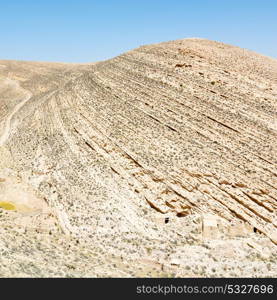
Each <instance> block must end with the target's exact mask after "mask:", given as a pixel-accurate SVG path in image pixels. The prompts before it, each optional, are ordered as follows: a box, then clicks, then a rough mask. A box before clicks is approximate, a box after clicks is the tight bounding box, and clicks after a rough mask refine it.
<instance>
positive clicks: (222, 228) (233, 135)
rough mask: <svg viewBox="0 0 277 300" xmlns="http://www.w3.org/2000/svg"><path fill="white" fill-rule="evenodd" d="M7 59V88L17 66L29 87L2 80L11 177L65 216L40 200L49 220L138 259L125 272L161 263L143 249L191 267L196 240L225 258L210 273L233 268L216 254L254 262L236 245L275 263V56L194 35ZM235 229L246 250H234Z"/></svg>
mask: <svg viewBox="0 0 277 300" xmlns="http://www.w3.org/2000/svg"><path fill="white" fill-rule="evenodd" d="M1 65H2V66H4V67H2V69H0V72H1V73H0V74H1V76H2V78H3V84H2V89H3V88H4V85H7V80H8V81H9V80H13V82H17V83H18V82H20V89H21V90H20V91H21V95H17V94H16V93H19V89H18V88H17V89H15V88H14V89H13V88H10V87H9V88H10V91H9V90H7V89H8V88H7V87H5V88H6V90H5V91H6V92H5V93H6V94H4V93H2V94H1V95H6V96H5V97H1V102H0V105H2V107H5V108H3V111H4V110H5V112H3V113H2V115H1V120H2V123H1V124H7V120H8V118H9V116H10V123H11V129H12V131H11V132H10V133H9V138H8V139H6V140H5V143H4V145H2V147H1V148H0V156H1V162H0V166H1V167H2V169H3V172H4V173H3V176H2V177H1V178H3V182H2V183H1V184H2V185H5V184H6V182H8V178H10V176H11V175H9V174H11V173H12V174H13V176H17V177H18V178H19V179H18V180H19V181H20V182H21V184H22V185H24V186H28V188H29V189H31V190H32V193H34V194H36V196H37V198H38V201H44V202H45V203H47V213H48V214H49V218H50V219H51V218H52V219H53V221H51V222H49V219H48V218H46V219H45V218H44V217H43V216H45V213H44V212H43V213H42V212H39V213H38V212H36V213H37V214H38V215H39V218H40V222H42V224H45V225H43V226H44V227H45V228H46V229H47V231H49V230H50V231H51V232H55V234H57V235H58V236H59V235H61V238H62V236H67V237H68V238H73V239H75V238H77V239H80V240H82V239H84V240H85V241H86V243H87V244H86V247H87V249H90V251H92V249H93V251H95V252H96V253H98V254H99V253H102V251H103V253H105V254H106V255H111V256H112V257H116V258H115V259H117V258H118V259H119V260H120V261H123V264H124V263H125V264H128V265H129V267H130V271H127V272H126V270H125V271H122V270H123V269H124V268H125V267H123V266H122V265H120V267H119V266H118V268H117V269H116V270H117V271H118V275H119V276H120V274H121V275H122V276H125V275H126V274H127V275H131V276H132V275H137V276H140V275H142V276H145V274H147V275H149V276H151V274H152V275H153V274H154V273H151V272H152V271H149V272H150V273H149V274H148V273H147V272H145V271H141V270H139V271H138V270H137V271H134V270H135V269H136V267H135V265H137V262H138V260H139V261H140V263H141V264H142V270H145V269H147V268H146V266H148V267H149V264H150V265H151V263H150V262H151V261H154V262H155V263H154V265H151V268H152V267H153V268H156V269H157V270H160V271H157V272H158V273H155V274H164V267H160V266H159V264H161V265H162V266H169V265H170V266H171V267H172V264H171V263H170V261H172V259H175V263H173V265H174V267H175V268H177V269H178V272H179V273H178V272H177V271H176V270H175V271H174V272H175V273H177V274H182V276H191V274H192V273H191V272H192V271H188V270H189V269H188V270H187V273H186V272H185V270H184V266H186V265H189V264H190V265H193V264H194V263H195V255H198V254H197V253H198V252H199V255H198V258H199V263H198V264H199V265H202V264H203V266H209V265H210V263H211V261H212V262H213V263H214V265H215V266H216V271H215V272H216V273H215V274H213V272H212V271H211V270H208V271H207V270H206V271H205V272H206V273H205V272H204V271H203V270H202V269H201V270H202V271H203V272H204V273H203V275H204V276H205V275H206V276H210V275H211V274H212V275H216V274H217V275H218V276H224V271H223V269H224V268H223V263H222V262H220V263H216V262H215V260H214V259H213V257H215V256H216V257H218V256H219V257H222V258H224V259H225V260H226V259H227V265H228V268H229V267H230V270H233V269H235V271H234V274H233V276H234V275H235V276H236V275H238V276H242V274H244V276H252V275H253V274H252V273H253V270H251V268H250V269H249V268H248V267H244V268H242V269H240V268H239V267H238V266H237V265H236V264H235V263H234V258H235V257H236V256H237V255H241V257H242V260H244V262H245V266H248V265H249V261H251V260H253V257H252V258H251V257H250V256H249V251H250V252H251V251H252V250H251V249H253V248H254V249H256V250H255V251H258V253H260V252H261V253H267V251H268V256H267V258H262V259H261V260H259V257H258V258H257V260H258V261H257V264H258V265H259V268H258V269H260V271H259V272H263V273H264V272H267V273H268V274H269V276H270V274H271V275H272V274H276V273H274V272H276V264H275V263H273V265H271V267H270V268H271V271H270V270H264V269H263V268H264V266H266V262H264V261H263V260H266V261H267V262H270V261H272V260H273V261H274V259H273V257H275V256H274V255H276V248H275V246H274V244H276V243H277V236H276V225H277V219H276V207H277V204H276V199H277V193H276V130H277V125H276V96H277V77H276V74H277V62H276V60H273V59H271V58H267V57H263V56H260V55H258V54H255V53H252V52H250V51H246V50H243V49H239V48H236V47H232V46H228V45H225V44H222V43H217V42H211V41H207V40H200V39H187V40H180V41H173V42H168V43H162V44H159V45H151V46H143V47H141V48H138V49H136V50H133V51H130V52H127V53H125V54H123V55H121V56H118V57H116V58H114V59H112V60H109V61H106V62H101V63H97V64H91V65H66V64H38V63H23V62H5V61H2V62H1ZM29 70H31V71H29ZM19 78H20V79H19ZM22 89H24V91H25V92H23V91H22ZM26 92H28V93H31V94H32V95H31V96H30V98H29V99H28V101H26V103H24V105H22V107H20V109H19V110H18V111H16V113H14V114H13V115H12V117H11V114H12V113H13V112H14V110H13V109H14V108H15V107H16V105H17V103H18V101H20V99H21V100H22V99H23V98H22V95H23V94H24V93H26ZM8 93H10V94H8ZM13 94H14V95H13ZM10 95H13V96H10ZM20 97H21V98H20ZM9 99H14V100H12V101H11V102H9ZM2 127H3V125H2ZM4 127H5V126H4ZM3 130H4V129H2V131H3ZM14 174H16V175H14ZM5 201H6V200H5ZM11 201H12V199H11ZM28 217H29V218H31V217H32V216H28ZM52 219H51V220H52ZM42 220H43V221H42ZM211 220H212V221H211ZM28 222H29V223H30V224H34V222H33V220H31V221H28ZM28 222H27V223H25V224H29V223H28ZM40 224H41V223H40ZM32 226H33V225H32ZM211 232H212V234H211ZM254 232H256V233H254ZM259 233H262V235H260V234H259ZM243 236H244V237H243ZM211 238H213V239H214V238H215V239H216V241H212V244H211V245H209V247H208V249H209V251H207V246H205V243H206V242H207V241H208V242H209V241H210V240H211ZM203 239H204V240H203ZM249 239H250V240H249ZM260 240H261V241H260ZM269 240H270V241H271V242H269ZM253 241H256V242H257V241H260V242H259V243H260V244H259V243H258V244H255V243H254V246H253ZM53 243H54V242H53ZM228 243H229V248H230V249H232V247H233V248H234V249H237V248H240V249H242V250H241V251H242V253H240V254H238V253H237V252H236V250H234V252H232V251H231V252H232V253H233V254H232V253H227V254H226V253H225V252H224V251H223V250H224V247H225V246H224V245H227V244H228ZM249 243H250V244H249ZM54 244H55V243H54ZM230 245H231V246H230ZM249 245H250V246H249ZM251 245H252V246H251ZM255 245H256V246H255ZM197 247H198V248H197ZM100 249H102V250H100ZM197 249H198V250H197ZM214 249H217V250H214ZM220 249H221V250H220ZM257 249H258V250H257ZM266 249H268V250H266ZM197 251H198V252H197ZM214 251H215V253H217V254H216V255H215V254H213V253H214ZM243 251H244V252H243ZM77 253H78V251H77ZM187 253H189V255H187ZM76 255H77V254H76ZM176 257H177V258H178V262H177V263H176ZM102 259H103V261H105V259H106V258H105V255H104V254H103V256H102ZM130 260H131V261H134V263H133V264H132V263H130ZM210 260H211V261H210ZM176 265H177V266H179V267H176ZM192 268H193V267H192ZM204 269H205V268H204ZM208 269H209V268H208ZM103 270H105V267H104V265H103V267H102V273H101V274H103V272H104V271H103ZM120 270H121V271H120ZM151 270H152V269H151ZM170 270H171V269H170ZM261 270H262V271H261ZM202 271H201V272H202ZM98 272H99V271H98ZM115 272H116V271H115ZM120 272H123V273H120ZM155 272H156V271H155ZM168 272H169V271H168ZM170 272H171V271H170ZM180 272H181V273H180ZM182 272H183V273H182ZM201 272H200V273H201ZM243 272H245V273H243ZM251 272H252V273H251ZM272 272H273V273H272ZM104 273H105V272H104ZM200 273H199V274H198V275H200ZM225 273H226V276H227V273H228V272H227V271H226V272H225ZM73 274H74V272H73ZM95 274H97V271H95ZM99 274H100V273H99ZM105 274H106V273H105ZM201 274H202V273H201ZM254 274H256V273H254ZM194 275H197V272H196V271H195V274H194ZM84 276H85V274H84Z"/></svg>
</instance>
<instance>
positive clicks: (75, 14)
mask: <svg viewBox="0 0 277 300" xmlns="http://www.w3.org/2000/svg"><path fill="white" fill-rule="evenodd" d="M186 37H202V38H207V39H211V40H217V41H222V42H225V43H229V44H233V45H237V46H240V47H243V48H247V49H251V50H254V51H256V52H259V53H262V54H264V55H268V56H272V57H275V58H277V1H276V0H129V1H127V0H102V1H100V0H98V1H93V0H90V1H89V0H76V1H73V0H72V1H71V0H60V1H59V0H55V1H53V0H47V1H42V0H36V1H35V0H33V1H30V0H29V1H28V0H0V59H19V60H34V61H63V62H93V61H99V60H104V59H108V58H111V57H114V56H116V55H119V54H120V53H123V52H125V51H127V50H130V49H133V48H136V47H138V46H140V45H144V44H152V43H157V42H162V41H168V40H175V39H180V38H186Z"/></svg>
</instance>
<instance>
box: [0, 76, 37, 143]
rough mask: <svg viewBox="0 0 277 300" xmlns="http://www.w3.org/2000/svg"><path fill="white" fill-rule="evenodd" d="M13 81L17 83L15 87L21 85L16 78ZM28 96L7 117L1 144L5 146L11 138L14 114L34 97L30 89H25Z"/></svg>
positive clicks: (0, 138)
mask: <svg viewBox="0 0 277 300" xmlns="http://www.w3.org/2000/svg"><path fill="white" fill-rule="evenodd" d="M10 81H11V82H13V84H14V85H15V88H20V86H19V85H18V83H17V82H16V81H14V80H10ZM24 92H25V93H26V96H25V97H24V98H23V99H22V100H21V101H20V103H18V104H17V105H16V106H15V107H14V109H13V111H12V112H11V113H10V115H9V116H8V117H7V119H6V122H5V126H4V131H3V134H2V135H1V136H0V146H3V145H4V144H5V143H6V141H7V140H8V139H9V136H10V132H11V121H12V118H13V117H14V115H15V114H16V113H17V112H18V111H19V110H20V109H21V108H22V107H23V106H24V105H25V104H26V102H27V101H28V100H29V99H30V98H31V97H32V94H31V93H30V92H28V91H25V90H24Z"/></svg>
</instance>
